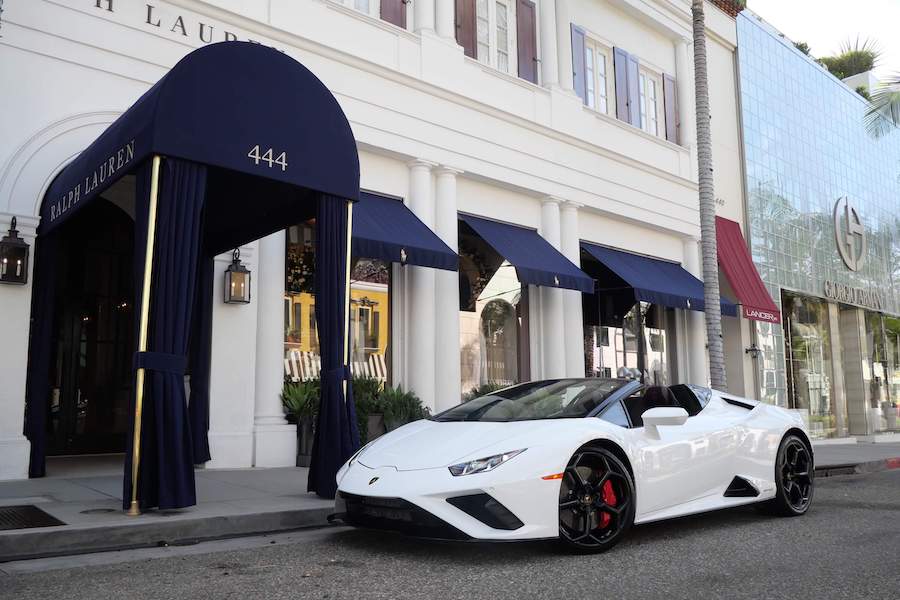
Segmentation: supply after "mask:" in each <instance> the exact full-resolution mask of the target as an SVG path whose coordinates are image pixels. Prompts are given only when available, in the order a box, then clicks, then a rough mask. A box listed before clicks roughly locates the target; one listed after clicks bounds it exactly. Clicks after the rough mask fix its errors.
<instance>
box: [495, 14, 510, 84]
mask: <svg viewBox="0 0 900 600" xmlns="http://www.w3.org/2000/svg"><path fill="white" fill-rule="evenodd" d="M495 10H496V15H497V68H498V69H500V70H501V71H503V72H504V73H508V72H509V38H510V35H509V15H508V14H507V13H508V8H507V6H506V3H504V2H497V3H496V9H495Z"/></svg>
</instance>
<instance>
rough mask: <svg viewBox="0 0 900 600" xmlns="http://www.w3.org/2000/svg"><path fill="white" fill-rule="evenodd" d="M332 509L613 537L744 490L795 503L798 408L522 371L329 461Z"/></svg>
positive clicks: (802, 456)
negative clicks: (334, 488)
mask: <svg viewBox="0 0 900 600" xmlns="http://www.w3.org/2000/svg"><path fill="white" fill-rule="evenodd" d="M337 481H338V494H337V498H336V500H335V512H336V514H335V515H332V516H333V517H334V518H337V519H339V520H342V521H344V522H345V523H348V524H351V525H356V526H361V527H374V528H379V529H390V530H396V531H401V532H405V533H410V534H414V535H420V536H425V537H433V538H445V539H446V538H449V539H460V540H467V539H478V540H504V541H507V540H531V539H542V538H559V539H561V540H562V541H563V542H565V543H567V544H569V545H571V546H572V547H574V548H575V549H578V550H581V551H603V550H606V549H608V548H610V547H612V546H613V545H614V544H616V543H617V542H618V541H619V540H620V539H622V537H623V536H624V535H625V533H626V532H627V531H628V529H629V528H630V527H631V525H632V524H633V523H647V522H650V521H657V520H660V519H668V518H672V517H678V516H681V515H687V514H692V513H699V512H703V511H709V510H715V509H719V508H726V507H730V506H737V505H740V504H748V503H761V504H762V505H763V506H764V507H765V508H767V509H769V510H770V511H771V512H775V513H777V514H781V515H788V516H795V515H802V514H804V513H805V512H806V511H807V509H808V508H809V505H810V502H811V500H812V495H813V451H812V446H811V444H810V442H809V436H808V435H807V432H806V431H805V427H804V424H803V420H802V418H801V417H800V416H799V415H797V414H795V413H791V412H788V411H786V410H783V409H781V408H778V407H775V406H771V405H768V404H762V403H759V402H756V401H753V400H747V399H744V398H735V397H732V396H730V395H728V394H724V393H720V392H717V391H714V390H710V389H707V388H703V387H696V386H691V385H673V386H669V387H661V386H645V385H642V384H641V383H638V382H636V381H628V380H621V379H559V380H548V381H536V382H530V383H523V384H521V385H516V386H513V387H510V388H506V389H503V390H499V391H496V392H493V393H491V394H489V395H487V396H482V397H480V398H475V399H474V400H471V401H469V402H466V403H463V404H460V405H459V406H456V407H454V408H451V409H450V410H447V411H445V412H442V413H440V414H438V415H435V416H434V417H432V418H430V419H426V420H421V421H416V422H414V423H410V424H408V425H405V426H403V427H401V428H399V429H396V430H394V431H392V432H390V433H388V434H386V435H383V436H381V437H379V438H378V439H376V440H374V441H373V442H371V443H370V444H368V445H367V446H365V447H363V448H362V449H361V450H360V451H359V452H357V453H356V454H355V455H354V456H353V457H352V458H351V459H350V460H349V461H348V462H347V463H346V464H345V465H344V466H343V467H342V468H341V470H340V471H339V472H338V474H337Z"/></svg>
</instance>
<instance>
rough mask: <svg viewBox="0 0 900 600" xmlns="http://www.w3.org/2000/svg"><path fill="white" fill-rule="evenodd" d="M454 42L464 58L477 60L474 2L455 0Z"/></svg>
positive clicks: (473, 0)
mask: <svg viewBox="0 0 900 600" xmlns="http://www.w3.org/2000/svg"><path fill="white" fill-rule="evenodd" d="M456 42H457V43H458V44H459V45H460V46H462V47H463V51H464V52H465V53H466V56H468V57H471V58H478V56H477V54H476V53H477V38H476V32H475V0H456Z"/></svg>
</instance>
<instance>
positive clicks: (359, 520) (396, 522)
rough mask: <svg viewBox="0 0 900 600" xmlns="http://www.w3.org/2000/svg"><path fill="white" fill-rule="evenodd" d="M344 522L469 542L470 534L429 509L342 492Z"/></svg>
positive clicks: (408, 503)
mask: <svg viewBox="0 0 900 600" xmlns="http://www.w3.org/2000/svg"><path fill="white" fill-rule="evenodd" d="M341 498H343V499H344V502H345V505H346V514H345V519H344V520H345V521H346V522H347V523H349V524H351V525H355V526H357V527H370V528H373V529H386V530H390V531H398V532H400V533H405V534H407V535H415V536H419V537H429V538H437V539H445V540H468V539H470V538H469V536H468V535H466V534H465V533H463V532H462V531H460V530H459V529H457V528H455V527H453V526H452V525H450V524H449V523H447V522H446V521H444V520H442V519H439V518H438V517H436V516H434V515H433V514H431V513H430V512H428V511H427V510H425V509H423V508H420V507H418V506H416V505H415V504H413V503H411V502H407V501H406V500H403V499H402V498H378V497H375V496H357V495H356V494H347V493H345V492H341Z"/></svg>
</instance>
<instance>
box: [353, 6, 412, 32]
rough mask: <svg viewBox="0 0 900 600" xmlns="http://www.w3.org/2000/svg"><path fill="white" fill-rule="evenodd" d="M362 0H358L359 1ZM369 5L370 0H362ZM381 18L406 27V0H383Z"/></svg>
mask: <svg viewBox="0 0 900 600" xmlns="http://www.w3.org/2000/svg"><path fill="white" fill-rule="evenodd" d="M359 2H360V0H357V3H359ZM362 2H364V3H365V4H367V5H368V3H369V2H370V0H362ZM381 20H382V21H387V22H388V23H392V24H394V25H396V26H397V27H402V28H403V29H406V2H404V1H403V0H381Z"/></svg>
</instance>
